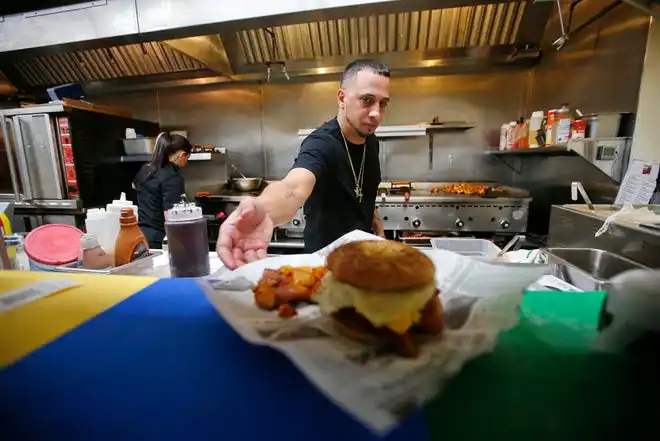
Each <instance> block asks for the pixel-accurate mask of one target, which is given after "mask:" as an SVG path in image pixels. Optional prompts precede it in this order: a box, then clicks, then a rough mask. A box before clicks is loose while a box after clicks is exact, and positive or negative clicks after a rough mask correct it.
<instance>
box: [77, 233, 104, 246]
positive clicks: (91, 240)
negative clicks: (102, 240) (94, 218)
mask: <svg viewBox="0 0 660 441" xmlns="http://www.w3.org/2000/svg"><path fill="white" fill-rule="evenodd" d="M98 246H100V244H99V238H98V237H96V234H83V235H82V236H81V237H80V248H82V249H83V250H91V249H92V248H96V247H98Z"/></svg>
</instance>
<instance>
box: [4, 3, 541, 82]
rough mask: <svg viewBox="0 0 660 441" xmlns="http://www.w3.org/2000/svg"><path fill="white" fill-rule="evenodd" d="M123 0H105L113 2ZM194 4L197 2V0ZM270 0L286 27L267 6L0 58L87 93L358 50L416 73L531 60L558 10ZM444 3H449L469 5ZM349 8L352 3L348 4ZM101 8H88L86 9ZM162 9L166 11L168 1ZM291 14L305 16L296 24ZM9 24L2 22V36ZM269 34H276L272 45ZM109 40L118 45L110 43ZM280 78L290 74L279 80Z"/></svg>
mask: <svg viewBox="0 0 660 441" xmlns="http://www.w3.org/2000/svg"><path fill="white" fill-rule="evenodd" d="M122 1H123V0H108V2H107V5H108V6H109V5H110V4H111V3H114V2H122ZM131 1H133V0H131ZM200 1H201V0H200ZM145 2H146V3H145ZM153 2H157V3H159V4H162V5H165V6H167V5H173V4H174V3H176V2H175V1H174V0H138V1H137V4H138V6H140V5H144V4H151V5H152V6H153ZM196 2H197V0H190V3H191V4H193V6H194V4H196ZM93 3H96V2H93ZM252 3H255V4H256V3H258V4H260V5H262V6H263V4H264V3H268V2H256V0H255V1H250V0H243V2H242V3H241V4H243V5H245V4H252ZM270 3H277V4H278V5H279V6H278V7H281V9H278V10H279V11H280V15H277V17H278V20H279V22H280V23H281V24H278V25H273V24H272V22H273V21H274V19H273V17H274V15H272V16H264V15H263V14H265V11H270V12H272V13H273V14H275V13H276V11H275V9H273V8H274V7H270V9H268V8H266V9H263V8H264V7H265V6H264V7H262V9H260V10H259V9H258V8H257V10H255V11H253V12H252V15H253V16H256V15H257V14H262V15H261V16H260V17H259V18H253V19H251V20H240V21H234V22H231V23H225V25H222V26H216V27H215V29H216V32H217V33H214V34H207V35H202V36H192V37H184V38H163V39H159V40H160V41H153V42H145V43H140V42H137V43H133V44H123V45H112V46H110V47H107V46H106V47H96V48H87V46H84V47H83V48H82V49H78V50H69V51H62V50H61V47H59V46H58V47H49V48H42V49H40V50H39V51H37V52H34V51H21V52H14V53H10V54H0V58H3V59H4V62H3V65H2V66H0V68H1V69H2V70H3V71H4V72H5V73H6V74H7V76H8V77H9V78H10V79H11V80H12V81H13V82H14V84H16V85H17V86H19V88H22V89H26V88H27V89H29V88H43V87H47V86H51V85H55V84H61V83H67V82H82V83H86V88H87V90H88V92H91V93H94V92H100V91H101V90H103V91H109V90H110V89H112V90H117V91H120V90H135V89H140V88H145V87H170V86H182V85H188V84H207V83H213V82H227V81H258V80H264V79H265V76H266V64H267V63H273V62H284V63H286V69H287V71H288V73H289V75H290V76H291V77H302V76H310V75H320V76H323V75H334V74H336V73H337V72H339V71H341V69H342V68H343V67H344V66H345V65H346V63H347V62H348V61H350V60H352V59H354V58H357V57H360V56H376V57H378V58H380V59H382V60H383V61H385V62H386V63H388V64H389V65H390V67H391V68H392V69H393V70H394V71H406V72H408V73H414V74H423V73H425V72H426V73H429V74H430V73H442V72H456V71H469V70H471V69H475V68H483V67H489V66H501V65H507V66H511V65H529V64H530V63H533V62H535V61H537V60H538V59H539V57H540V52H539V51H538V44H539V42H540V40H541V38H542V36H543V30H544V28H545V23H546V21H547V19H548V17H549V15H550V12H551V10H552V6H553V4H552V3H548V2H543V3H534V2H533V1H531V0H525V1H513V2H491V4H477V5H474V4H473V5H471V6H458V7H452V8H443V9H438V8H437V6H436V7H435V8H434V9H424V10H418V9H416V7H420V6H422V5H428V4H429V3H432V4H434V5H437V4H438V2H437V1H430V0H424V1H421V0H420V1H418V0H406V1H389V2H382V1H381V2H377V1H371V0H343V1H342V0H323V1H319V2H318V3H319V4H327V5H328V6H329V7H333V8H335V9H330V10H323V11H319V10H315V11H309V10H307V11H305V12H301V11H300V10H298V11H297V12H289V13H287V14H283V13H282V11H284V10H288V11H294V9H293V5H294V4H297V5H299V6H300V5H306V4H309V3H310V2H308V1H302V0H299V1H298V0H286V1H278V2H270ZM440 3H441V6H442V5H444V4H449V5H455V4H459V5H460V4H464V3H466V2H465V1H462V0H451V1H444V2H440ZM473 3H474V2H473ZM348 4H352V5H353V6H352V7H347V6H346V5H348ZM367 5H368V6H369V7H368V8H367ZM404 5H405V6H406V8H404ZM285 6H286V7H288V9H286V8H285ZM95 8H96V7H91V8H90V9H89V10H88V11H87V13H91V12H90V11H92V10H94V9H95ZM237 8H238V6H237ZM162 9H164V10H167V8H166V7H163V8H162ZM156 10H157V9H152V10H151V11H152V15H147V16H146V17H144V16H142V13H140V17H141V18H142V19H144V20H146V21H144V23H146V22H149V23H151V25H150V26H151V27H150V28H149V29H156V27H157V26H156V24H155V23H156V21H157V20H156V17H155V16H154V15H153V14H155V11H156ZM241 10H242V9H241ZM169 11H170V12H171V10H169ZM77 12H80V11H77ZM161 12H162V11H161ZM166 12H167V11H166ZM225 12H227V11H225ZM162 13H163V14H164V12H162ZM182 14H183V15H184V16H185V15H186V14H188V18H185V17H184V18H178V19H177V20H178V21H175V22H172V21H171V20H173V18H172V17H171V16H169V15H168V17H169V18H167V20H166V19H165V18H162V20H164V21H162V22H161V28H162V27H164V26H170V25H173V24H177V25H181V26H183V25H184V24H191V23H192V18H191V17H190V16H189V15H190V14H192V12H190V11H188V12H185V13H183V12H182ZM236 14H238V12H237V11H234V15H235V16H238V15H236ZM211 15H213V14H211ZM245 15H246V14H245V13H243V16H245ZM213 17H215V18H213ZM213 17H210V18H208V19H207V20H209V21H210V20H216V19H217V15H214V16H213ZM291 17H298V18H302V19H304V20H302V21H295V22H291V20H292V18H291ZM168 20H170V21H168ZM186 20H188V21H186ZM165 22H167V23H169V24H167V25H166V24H165ZM5 23H6V22H5ZM141 23H142V22H141ZM3 24H4V23H2V22H0V35H2V25H3ZM177 29H179V31H177V32H174V33H173V32H170V31H171V30H172V29H170V31H159V32H160V33H159V34H158V35H160V36H161V37H171V36H174V35H180V34H181V32H180V29H190V28H177ZM152 35H156V34H152ZM270 36H273V37H274V38H275V41H276V42H277V44H276V45H275V46H273V45H272V39H271V38H270ZM104 41H105V43H106V44H107V43H108V42H110V43H116V41H115V40H112V39H111V40H104ZM122 41H126V38H124V39H123V40H122ZM129 41H130V40H129ZM1 44H2V43H0V45H1ZM2 55H5V56H4V57H2ZM7 55H8V56H7ZM274 72H276V71H274ZM275 79H277V80H280V79H281V80H284V79H283V78H282V77H279V78H275Z"/></svg>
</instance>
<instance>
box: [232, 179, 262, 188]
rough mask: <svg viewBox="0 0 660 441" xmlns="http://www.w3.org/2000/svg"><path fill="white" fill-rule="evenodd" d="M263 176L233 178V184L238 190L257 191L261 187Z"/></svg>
mask: <svg viewBox="0 0 660 441" xmlns="http://www.w3.org/2000/svg"><path fill="white" fill-rule="evenodd" d="M262 181H263V180H262V179H261V178H233V179H232V180H231V185H232V186H233V187H234V188H235V189H236V190H238V191H256V190H259V189H260V188H261V182H262Z"/></svg>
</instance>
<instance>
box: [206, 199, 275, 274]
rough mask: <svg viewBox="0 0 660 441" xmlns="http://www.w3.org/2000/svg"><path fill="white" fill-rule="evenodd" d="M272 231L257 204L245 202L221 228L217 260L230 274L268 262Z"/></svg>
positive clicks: (271, 223) (256, 201)
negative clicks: (251, 265)
mask: <svg viewBox="0 0 660 441" xmlns="http://www.w3.org/2000/svg"><path fill="white" fill-rule="evenodd" d="M273 227H274V225H273V221H272V220H271V219H270V217H269V216H268V214H266V210H264V208H263V207H262V206H261V204H260V203H259V201H258V200H256V199H254V198H248V199H244V200H243V201H242V202H241V203H240V204H239V206H238V208H236V210H234V212H232V214H230V215H229V217H228V218H227V219H226V220H225V221H224V222H223V223H222V225H221V226H220V232H219V233H218V243H217V247H216V251H217V253H218V257H220V260H222V262H223V263H224V264H225V266H226V267H227V268H229V269H230V270H233V269H236V268H238V267H239V266H241V265H245V264H246V263H249V262H254V261H255V260H259V259H263V258H265V257H266V250H267V249H268V243H269V242H270V239H271V237H272V235H273Z"/></svg>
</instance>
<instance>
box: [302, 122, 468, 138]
mask: <svg viewBox="0 0 660 441" xmlns="http://www.w3.org/2000/svg"><path fill="white" fill-rule="evenodd" d="M472 128H474V124H469V123H447V124H414V125H407V126H380V127H378V128H377V129H376V136H378V137H379V138H416V137H421V136H426V135H429V134H434V133H439V132H460V131H464V130H469V129H472ZM314 130H315V129H300V130H298V136H299V137H305V136H308V135H309V134H311V133H312V132H313V131H314Z"/></svg>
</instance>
